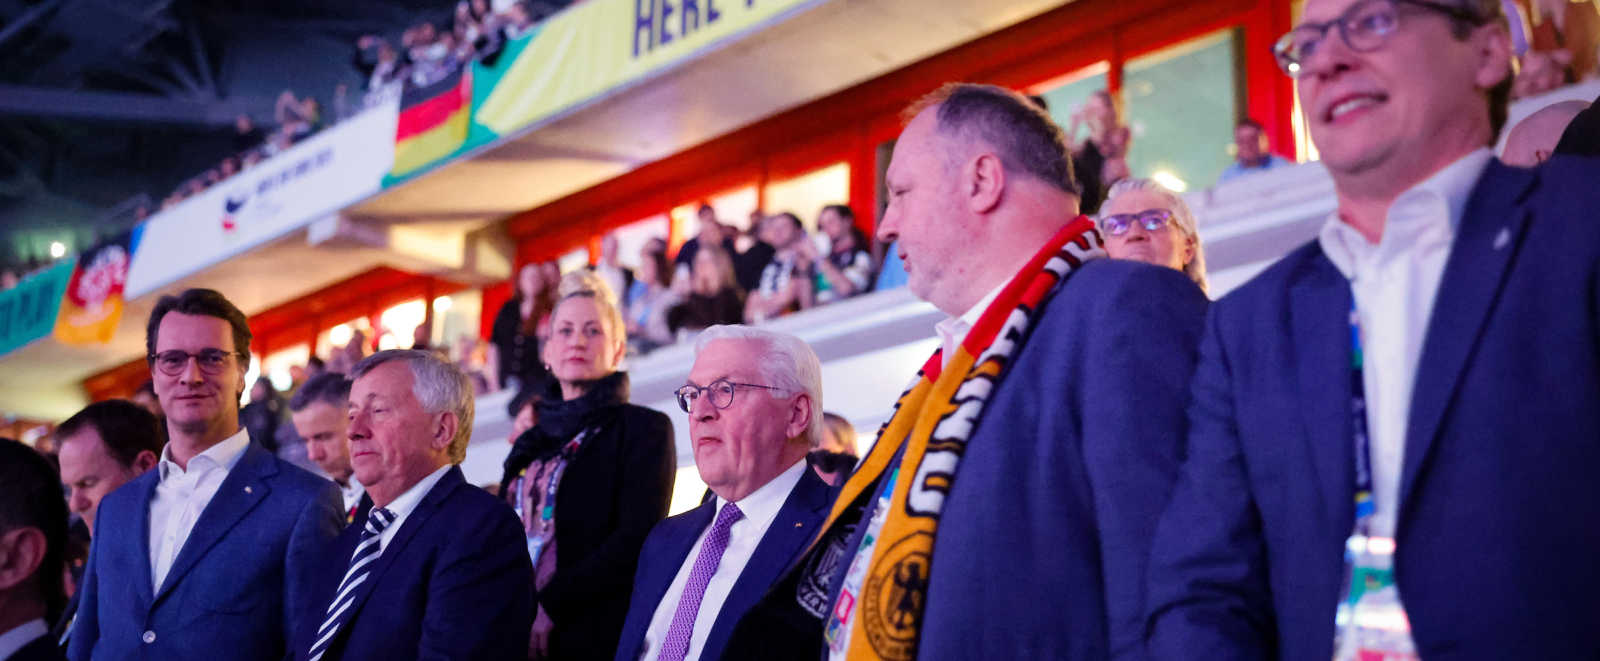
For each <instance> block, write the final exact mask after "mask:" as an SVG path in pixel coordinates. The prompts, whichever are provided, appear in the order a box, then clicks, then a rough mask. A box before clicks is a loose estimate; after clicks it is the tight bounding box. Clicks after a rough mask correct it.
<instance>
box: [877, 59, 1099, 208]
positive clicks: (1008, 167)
mask: <svg viewBox="0 0 1600 661" xmlns="http://www.w3.org/2000/svg"><path fill="white" fill-rule="evenodd" d="M935 106H937V107H938V111H937V112H936V114H935V117H936V118H937V119H938V124H937V126H938V129H939V132H940V133H941V134H944V135H946V136H949V135H961V136H963V137H968V138H977V139H979V140H982V141H983V142H986V143H988V144H989V146H991V147H994V150H995V155H996V156H998V157H1000V164H1001V165H1002V166H1003V167H1004V168H1005V172H1006V175H1007V176H1010V175H1013V174H1026V175H1028V176H1031V177H1033V178H1035V179H1038V180H1040V181H1043V182H1044V183H1046V184H1049V185H1050V186H1052V187H1054V188H1056V189H1057V190H1060V191H1061V192H1064V193H1070V194H1072V195H1073V196H1074V197H1076V196H1077V195H1078V184H1077V182H1076V180H1075V179H1074V177H1073V172H1072V154H1071V151H1070V150H1069V149H1068V147H1067V135H1066V133H1065V132H1064V131H1062V130H1061V126H1060V125H1058V124H1056V122H1055V120H1053V119H1051V118H1050V114H1049V113H1047V112H1045V111H1044V109H1042V108H1040V107H1039V106H1038V105H1037V104H1035V103H1034V102H1032V101H1030V100H1029V99H1028V97H1025V96H1022V95H1021V94H1018V93H1016V92H1013V91H1011V90H1008V89H1005V88H1003V87H998V86H995V85H978V84H973V83H946V84H945V85H944V86H943V87H940V88H939V89H937V90H934V91H932V92H929V93H928V94H927V95H926V96H923V97H922V98H921V99H918V100H917V101H916V102H915V103H913V104H911V106H910V107H909V108H906V110H905V112H904V113H903V114H902V116H903V118H904V119H905V120H906V122H907V123H910V121H911V120H912V119H913V118H914V117H916V116H917V115H918V114H920V113H921V112H922V111H924V110H927V109H929V108H933V107H935Z"/></svg>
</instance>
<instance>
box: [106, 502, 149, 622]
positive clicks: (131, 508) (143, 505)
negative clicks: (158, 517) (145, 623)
mask: <svg viewBox="0 0 1600 661" xmlns="http://www.w3.org/2000/svg"><path fill="white" fill-rule="evenodd" d="M160 483H161V471H159V470H148V471H145V473H144V474H143V475H140V476H139V477H136V478H134V480H133V481H132V482H130V483H128V484H126V485H123V486H122V488H123V489H133V490H137V493H138V494H139V495H138V496H137V499H136V500H130V499H122V500H120V501H118V502H119V503H120V504H121V507H118V508H116V509H115V510H107V509H102V510H101V511H100V515H101V516H103V517H105V520H106V521H107V522H110V521H134V520H137V521H138V522H139V523H138V525H137V528H135V529H134V530H133V531H132V532H133V533H134V534H135V535H137V537H138V539H136V540H127V542H125V544H127V545H125V546H121V548H117V549H101V550H100V553H101V554H108V553H113V552H119V553H123V552H126V549H129V548H137V549H139V557H138V560H137V561H136V562H134V563H133V565H134V567H135V569H134V571H136V572H138V573H137V574H135V575H134V577H133V580H136V581H138V583H137V584H136V585H137V586H138V588H137V589H135V590H133V594H135V595H137V596H138V599H139V604H138V606H139V610H140V612H146V611H148V610H149V609H150V606H151V604H152V603H153V602H152V601H151V599H152V597H153V596H154V594H155V592H154V591H153V590H152V588H151V587H150V584H151V583H152V582H154V580H155V579H153V578H152V577H151V575H150V500H151V499H152V498H154V497H155V493H156V485H158V484H160ZM101 502H104V501H101ZM112 517H115V518H112ZM123 530H126V528H123ZM105 538H106V540H108V542H109V540H113V539H116V535H115V534H112V533H110V532H107V533H106V534H105Z"/></svg>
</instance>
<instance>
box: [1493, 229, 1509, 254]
mask: <svg viewBox="0 0 1600 661" xmlns="http://www.w3.org/2000/svg"><path fill="white" fill-rule="evenodd" d="M1508 245H1511V228H1509V227H1502V228H1500V233H1499V234H1496V235H1495V237H1494V249H1495V250H1500V249H1502V248H1505V247H1506V246H1508Z"/></svg>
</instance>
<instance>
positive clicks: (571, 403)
mask: <svg viewBox="0 0 1600 661" xmlns="http://www.w3.org/2000/svg"><path fill="white" fill-rule="evenodd" d="M557 289H558V291H559V292H560V293H561V298H560V300H559V301H558V302H557V303H556V306H555V309H554V310H553V311H552V312H551V313H550V339H549V341H548V342H547V343H546V344H545V346H544V352H543V356H544V361H545V363H546V364H548V365H549V369H550V373H551V375H552V376H554V377H555V379H554V383H552V384H550V386H549V388H548V389H547V390H546V391H545V392H544V393H543V395H542V397H541V399H540V400H539V401H538V403H537V404H535V407H536V410H537V413H538V415H537V416H536V417H537V420H538V422H537V423H536V424H535V425H534V427H533V428H532V429H529V430H528V431H526V432H524V433H523V434H522V435H521V436H520V437H518V438H517V439H516V441H515V442H514V443H513V444H512V448H511V454H510V455H509V456H508V457H507V458H506V463H505V476H504V477H503V478H502V479H501V485H500V492H501V493H502V494H504V495H505V496H504V497H505V498H506V499H507V502H510V503H511V505H512V508H513V509H515V510H516V512H517V515H518V517H519V518H520V519H521V520H522V523H523V528H524V531H525V532H526V534H527V537H528V554H529V556H530V557H531V558H532V559H533V566H534V587H535V600H536V601H537V602H538V606H539V608H538V615H537V619H536V620H535V621H534V624H533V630H532V631H531V632H530V633H529V637H528V657H529V658H530V659H552V660H557V661H565V660H568V659H597V660H598V659H610V658H611V657H612V655H613V654H614V653H615V652H616V648H617V644H618V643H619V642H620V640H621V638H622V625H623V622H624V620H626V619H627V616H628V600H629V598H630V597H631V595H632V594H633V575H634V569H635V567H636V565H637V563H638V559H639V552H640V550H641V549H642V548H643V547H644V540H645V537H646V536H647V535H649V534H650V529H651V528H654V527H655V525H656V523H658V522H660V521H661V520H662V519H664V518H666V516H667V507H668V505H669V504H670V503H671V501H672V484H673V477H674V475H675V474H676V468H677V458H676V455H675V453H674V449H673V444H672V422H671V420H669V419H668V418H667V416H666V415H665V414H662V413H660V412H659V411H655V410H652V409H648V408H644V407H642V406H635V405H633V404H630V403H628V397H629V389H628V374H627V373H626V372H620V371H618V370H617V364H618V363H619V362H621V360H622V357H623V355H624V354H625V353H626V352H627V337H626V332H625V330H624V329H625V326H624V322H623V318H622V311H621V310H619V309H618V307H617V296H616V293H615V292H612V291H611V287H610V286H609V285H607V284H606V283H605V282H604V281H603V280H601V279H600V277H599V276H597V275H595V274H594V273H593V272H591V271H579V272H576V273H572V274H569V275H567V276H566V277H565V278H563V279H562V280H561V283H560V285H559V287H558V288H557Z"/></svg>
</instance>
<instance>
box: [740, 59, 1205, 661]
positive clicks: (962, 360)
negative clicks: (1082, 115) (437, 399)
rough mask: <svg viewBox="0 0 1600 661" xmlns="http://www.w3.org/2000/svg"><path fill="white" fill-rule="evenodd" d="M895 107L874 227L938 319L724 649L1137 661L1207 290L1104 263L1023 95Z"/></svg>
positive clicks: (951, 94) (832, 655)
mask: <svg viewBox="0 0 1600 661" xmlns="http://www.w3.org/2000/svg"><path fill="white" fill-rule="evenodd" d="M907 114H908V115H909V116H911V117H912V119H911V121H910V123H908V124H907V125H906V128H905V131H904V132H903V133H902V134H901V136H900V139H899V140H898V141H897V142H896V144H895V153H894V159H893V161H891V163H890V165H889V170H888V189H889V207H888V210H887V211H886V213H885V215H884V218H883V222H882V224H881V225H880V226H879V229H878V236H879V238H880V239H881V240H883V241H885V242H890V241H898V244H897V245H898V249H899V251H900V252H901V253H902V257H903V259H904V260H905V265H906V272H907V274H908V275H909V277H910V287H911V291H912V292H913V293H915V294H916V295H917V296H918V297H919V298H922V299H924V300H927V301H929V302H930V303H933V304H934V305H935V306H937V307H938V308H939V309H940V310H941V311H943V312H945V313H946V314H948V315H950V318H949V319H947V320H946V321H943V322H940V323H939V324H938V326H937V327H936V330H937V332H938V336H939V340H940V349H939V350H938V351H937V352H936V353H935V354H934V355H933V356H932V357H931V358H930V359H929V360H928V361H927V363H926V364H925V365H924V366H923V368H922V372H921V373H920V374H919V375H918V376H917V379H916V381H915V382H914V384H913V385H912V387H911V389H910V390H908V391H907V392H906V393H905V394H904V395H902V396H901V398H900V400H899V402H898V403H897V405H896V409H895V413H894V416H893V417H892V418H891V419H890V421H889V422H888V424H887V425H886V426H885V427H884V430H883V432H882V433H881V434H880V436H879V438H880V439H881V440H880V441H879V442H878V443H876V444H875V445H874V446H873V448H872V451H871V452H870V453H868V455H867V457H866V458H865V459H863V460H862V462H861V463H860V465H859V466H858V467H857V468H856V470H855V472H854V474H852V475H851V476H850V478H849V480H847V481H846V482H845V484H844V487H843V491H842V493H841V494H840V496H839V500H838V502H837V503H836V504H835V505H834V508H833V511H832V514H831V515H830V517H829V521H828V522H827V523H826V524H824V526H823V532H822V534H821V536H820V537H819V538H818V539H817V540H816V542H815V543H814V544H813V545H812V546H811V551H810V553H808V555H807V556H806V558H804V559H803V560H802V561H801V562H800V565H799V569H798V570H797V572H794V573H791V575H790V576H789V577H786V578H785V579H784V580H783V581H781V582H780V583H779V584H778V585H777V586H776V587H775V588H774V589H773V592H772V594H773V595H776V596H775V597H773V598H771V599H767V600H764V601H763V603H762V604H761V605H760V606H758V608H757V609H756V610H753V611H751V613H750V614H748V615H747V616H746V618H745V621H744V622H743V623H741V625H740V627H739V630H738V631H736V632H735V634H734V636H733V640H732V641H731V642H730V643H729V653H728V654H727V655H725V658H740V659H746V658H748V659H758V658H759V659H767V658H802V657H806V656H808V655H809V658H811V659H815V658H817V657H816V654H817V653H818V652H821V650H817V649H816V647H815V646H816V644H817V642H819V641H820V642H821V643H823V645H824V646H825V648H826V652H825V654H824V655H825V656H826V657H827V658H829V659H834V660H840V659H850V660H852V661H854V660H860V659H869V660H876V659H913V658H916V659H922V660H923V661H937V660H943V659H963V660H967V659H1026V658H1055V659H1069V660H1099V659H1109V658H1118V659H1140V658H1143V656H1144V644H1143V643H1144V641H1143V629H1144V617H1143V614H1144V603H1143V586H1144V559H1145V557H1146V555H1147V554H1148V552H1149V537H1150V533H1151V531H1152V529H1153V528H1154V527H1155V521H1156V517H1157V516H1159V515H1160V513H1161V508H1162V506H1163V505H1164V504H1165V503H1166V497H1167V492H1168V489H1169V487H1170V484H1171V480H1172V479H1173V478H1174V477H1175V476H1176V474H1177V467H1178V462H1179V458H1180V455H1181V453H1182V443H1183V431H1184V415H1183V412H1184V411H1183V410H1184V406H1185V404H1186V403H1187V401H1188V386H1189V378H1190V376H1191V374H1192V371H1193V368H1194V361H1195V356H1196V345H1197V344H1198V342H1199V336H1200V329H1201V326H1202V320H1203V317H1204V312H1205V306H1206V299H1205V296H1204V295H1202V294H1201V293H1200V290H1199V289H1198V288H1197V287H1196V286H1195V285H1194V283H1193V282H1191V281H1190V280H1189V279H1188V278H1186V277H1184V276H1183V274H1182V273H1179V272H1178V271H1176V270H1174V269H1169V268H1161V267H1156V266H1152V265H1149V264H1143V263H1138V262H1132V261H1124V260H1113V259H1104V255H1105V253H1104V251H1103V250H1101V249H1100V237H1099V235H1098V233H1096V231H1095V229H1094V223H1093V221H1091V220H1089V219H1088V218H1086V217H1083V216H1081V215H1079V214H1078V213H1077V208H1078V199H1077V196H1076V194H1075V193H1074V190H1075V187H1074V185H1073V183H1072V170H1071V165H1070V160H1069V156H1068V154H1067V147H1066V143H1065V138H1064V136H1063V135H1062V131H1061V129H1060V128H1059V127H1058V126H1056V125H1055V124H1054V123H1053V122H1051V121H1050V119H1049V117H1048V116H1047V115H1045V114H1044V113H1043V111H1041V110H1039V109H1038V108H1037V107H1036V106H1034V105H1033V104H1032V103H1031V102H1029V101H1028V100H1027V99H1026V98H1024V97H1022V96H1020V95H1018V94H1015V93H1013V92H1010V91H1007V90H1003V89H1001V88H998V87H993V86H987V85H968V84H951V85H947V86H945V87H944V88H941V89H940V90H938V91H936V92H934V93H933V94H930V95H929V96H927V97H925V98H924V99H923V100H922V101H920V102H918V103H917V104H916V105H914V106H912V108H911V109H910V110H909V111H907ZM791 604H792V605H793V608H790V607H789V605H791ZM768 606H773V607H774V608H771V609H769V608H768ZM794 609H798V610H800V611H802V612H803V614H804V615H806V616H809V617H810V618H811V619H810V621H809V624H808V625H797V624H796V623H805V622H806V619H805V617H803V616H802V615H801V614H800V613H796V612H794ZM807 645H809V646H810V649H809V650H806V649H805V648H806V646H807ZM735 650H737V651H738V654H737V655H735V654H734V651H735ZM790 650H796V651H790Z"/></svg>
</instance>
